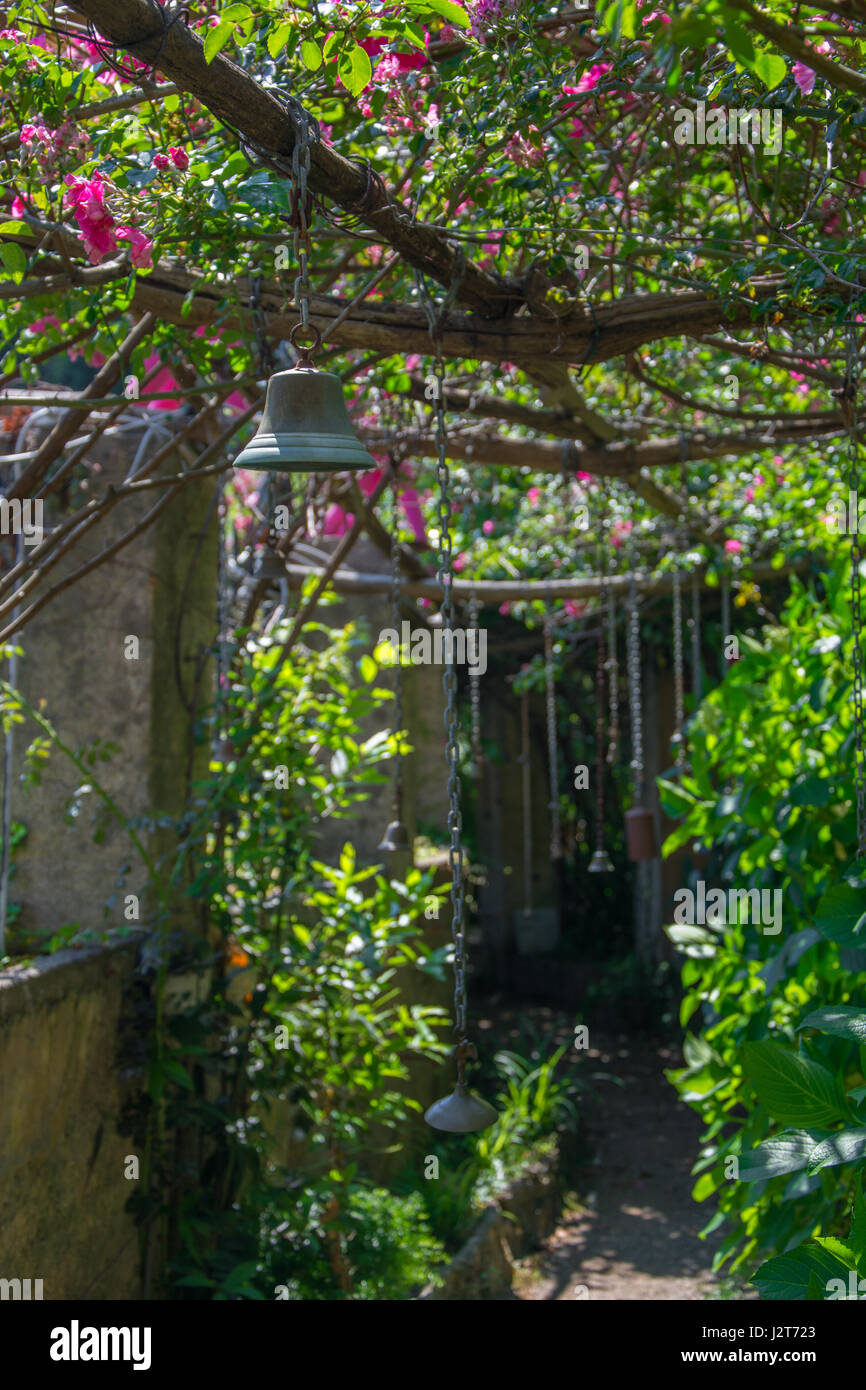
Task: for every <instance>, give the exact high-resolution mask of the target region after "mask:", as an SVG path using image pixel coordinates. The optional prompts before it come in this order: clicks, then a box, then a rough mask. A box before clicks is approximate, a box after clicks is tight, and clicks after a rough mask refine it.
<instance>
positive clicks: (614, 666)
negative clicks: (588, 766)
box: [606, 589, 619, 767]
mask: <svg viewBox="0 0 866 1390" xmlns="http://www.w3.org/2000/svg"><path fill="white" fill-rule="evenodd" d="M606 666H607V689H608V701H609V723H608V738H609V740H610V742H609V743H608V745H607V762H608V766H609V767H613V765H614V764H615V762H616V757H617V753H618V752H619V661H618V660H617V655H616V598H615V596H614V592H613V590H612V589H611V590H610V592H609V593H608V596H607V662H606Z"/></svg>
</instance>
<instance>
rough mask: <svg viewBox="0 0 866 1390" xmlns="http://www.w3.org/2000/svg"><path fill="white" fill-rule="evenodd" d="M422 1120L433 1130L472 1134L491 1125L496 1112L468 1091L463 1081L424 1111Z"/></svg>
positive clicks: (484, 1101) (472, 1092)
mask: <svg viewBox="0 0 866 1390" xmlns="http://www.w3.org/2000/svg"><path fill="white" fill-rule="evenodd" d="M424 1119H425V1120H426V1121H427V1123H428V1125H431V1126H432V1128H433V1129H444V1130H447V1131H448V1133H449V1134H474V1133H475V1131H476V1130H479V1129H488V1128H489V1126H490V1125H492V1124H493V1122H494V1120H495V1119H496V1111H495V1110H494V1109H493V1106H492V1105H488V1104H487V1101H486V1100H482V1099H481V1097H480V1096H477V1095H476V1094H475V1092H474V1091H470V1089H469V1087H468V1086H467V1085H466V1082H465V1081H458V1082H457V1085H456V1086H455V1088H454V1090H453V1092H452V1093H451V1095H450V1096H446V1097H445V1099H444V1100H437V1101H436V1102H435V1103H434V1104H433V1105H431V1106H430V1108H429V1110H427V1111H425V1113H424Z"/></svg>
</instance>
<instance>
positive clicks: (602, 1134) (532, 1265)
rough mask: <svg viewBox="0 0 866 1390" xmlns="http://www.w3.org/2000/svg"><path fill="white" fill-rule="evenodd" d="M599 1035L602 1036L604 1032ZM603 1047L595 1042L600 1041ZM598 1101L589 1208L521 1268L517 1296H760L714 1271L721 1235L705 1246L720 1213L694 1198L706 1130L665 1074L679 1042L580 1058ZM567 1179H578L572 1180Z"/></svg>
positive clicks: (614, 1044) (589, 1124) (592, 1116)
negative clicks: (703, 1235)
mask: <svg viewBox="0 0 866 1390" xmlns="http://www.w3.org/2000/svg"><path fill="white" fill-rule="evenodd" d="M596 1036H597V1035H596ZM594 1041H595V1039H594ZM580 1065H581V1066H582V1067H584V1068H585V1072H584V1075H585V1076H586V1077H587V1078H589V1077H590V1076H591V1075H592V1074H593V1073H600V1072H602V1073H603V1072H607V1073H610V1074H611V1078H612V1079H610V1080H604V1079H600V1078H596V1079H595V1080H592V1081H591V1086H592V1092H593V1094H592V1098H591V1099H590V1100H588V1101H587V1102H586V1103H585V1104H584V1105H583V1106H582V1112H583V1115H584V1117H585V1130H584V1138H585V1139H587V1141H588V1148H589V1150H590V1152H591V1153H592V1154H593V1155H594V1156H593V1158H592V1159H591V1161H590V1162H588V1163H586V1164H585V1165H584V1166H583V1167H582V1168H580V1169H578V1170H576V1171H575V1173H574V1176H573V1180H572V1184H571V1185H573V1187H574V1188H575V1190H576V1193H577V1196H578V1199H579V1202H580V1204H581V1205H580V1208H579V1209H576V1210H570V1211H568V1212H566V1213H564V1214H563V1217H562V1219H561V1223H560V1225H559V1227H558V1229H557V1230H556V1231H555V1232H554V1234H553V1235H552V1236H551V1237H550V1238H549V1239H548V1240H547V1241H546V1242H545V1245H544V1248H543V1249H542V1250H541V1251H540V1252H538V1253H537V1254H535V1255H533V1256H531V1257H530V1258H529V1259H528V1260H525V1261H523V1262H522V1265H521V1268H520V1271H519V1274H518V1279H517V1283H516V1286H515V1292H516V1294H517V1295H518V1297H520V1298H522V1299H528V1300H533V1299H534V1300H556V1299H565V1300H572V1299H579V1298H587V1297H588V1298H590V1299H610V1300H613V1299H702V1298H712V1299H718V1298H721V1297H727V1298H730V1297H743V1296H745V1297H751V1296H754V1295H753V1293H752V1291H751V1290H749V1291H747V1292H746V1293H745V1295H744V1294H743V1292H739V1291H736V1290H734V1289H732V1288H731V1287H730V1281H729V1280H723V1282H722V1283H719V1282H718V1281H717V1279H716V1278H715V1277H714V1276H713V1275H712V1274H711V1272H710V1267H711V1264H712V1257H713V1253H714V1250H715V1249H716V1246H717V1244H718V1242H719V1241H720V1240H721V1239H722V1236H721V1235H716V1236H711V1237H709V1238H708V1239H707V1240H699V1239H698V1232H699V1231H700V1230H701V1229H702V1228H703V1227H704V1226H705V1225H706V1224H707V1222H708V1220H709V1218H710V1216H711V1215H712V1208H711V1206H710V1204H709V1203H707V1204H702V1205H698V1204H697V1203H695V1202H693V1201H692V1199H691V1196H690V1193H691V1189H692V1187H693V1186H694V1183H695V1178H694V1177H692V1176H691V1173H690V1169H691V1167H692V1164H693V1163H694V1160H695V1157H696V1155H697V1152H698V1139H699V1135H700V1131H701V1124H700V1121H699V1119H698V1117H697V1116H696V1115H694V1114H693V1113H692V1112H691V1111H690V1110H689V1108H688V1107H687V1106H685V1105H681V1104H680V1103H679V1101H678V1100H677V1095H676V1092H675V1090H674V1089H673V1087H672V1086H670V1084H669V1083H668V1082H667V1081H666V1080H665V1078H664V1075H663V1069H664V1068H666V1067H676V1066H679V1065H682V1061H681V1057H680V1056H679V1055H678V1052H677V1050H676V1049H675V1048H674V1047H672V1046H666V1045H664V1044H660V1043H658V1042H657V1041H653V1040H648V1041H646V1042H641V1041H638V1040H636V1039H634V1038H627V1037H623V1038H617V1039H613V1038H611V1039H606V1040H605V1041H604V1042H602V1043H601V1045H600V1046H599V1047H597V1048H595V1049H590V1050H588V1051H587V1052H585V1053H583V1054H582V1055H581V1062H580ZM566 1177H567V1180H568V1178H569V1177H570V1175H566Z"/></svg>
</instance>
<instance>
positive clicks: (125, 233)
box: [117, 227, 153, 270]
mask: <svg viewBox="0 0 866 1390" xmlns="http://www.w3.org/2000/svg"><path fill="white" fill-rule="evenodd" d="M117 240H118V241H128V242H129V259H130V260H131V261H132V264H133V265H134V266H135V268H136V270H152V269H153V242H152V241H151V240H150V237H146V236H145V234H144V232H140V231H139V230H138V228H137V227H118V229H117Z"/></svg>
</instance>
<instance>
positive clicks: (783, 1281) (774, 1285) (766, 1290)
mask: <svg viewBox="0 0 866 1390" xmlns="http://www.w3.org/2000/svg"><path fill="white" fill-rule="evenodd" d="M847 1273H848V1271H847V1270H846V1268H845V1266H844V1265H843V1264H840V1262H839V1261H838V1260H837V1259H836V1258H835V1257H834V1256H833V1255H831V1254H830V1253H829V1252H828V1251H826V1250H822V1249H821V1247H820V1246H809V1247H808V1248H807V1249H800V1250H794V1251H792V1252H791V1253H790V1254H788V1255H777V1256H776V1258H775V1259H773V1260H767V1262H766V1264H762V1265H761V1268H760V1269H759V1270H757V1271H756V1272H755V1273H754V1274H753V1275H752V1278H751V1280H750V1281H749V1282H750V1283H752V1284H754V1286H755V1288H756V1289H757V1290H758V1293H759V1294H760V1295H761V1297H762V1298H773V1299H775V1298H778V1299H795V1300H798V1301H800V1302H803V1301H805V1299H806V1298H807V1297H808V1293H809V1285H810V1282H811V1281H812V1280H813V1279H815V1280H817V1283H818V1285H819V1286H820V1288H821V1289H824V1290H825V1289H826V1287H827V1282H828V1280H830V1279H844V1278H846V1277H847Z"/></svg>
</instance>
